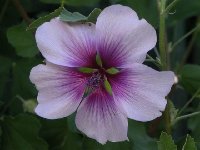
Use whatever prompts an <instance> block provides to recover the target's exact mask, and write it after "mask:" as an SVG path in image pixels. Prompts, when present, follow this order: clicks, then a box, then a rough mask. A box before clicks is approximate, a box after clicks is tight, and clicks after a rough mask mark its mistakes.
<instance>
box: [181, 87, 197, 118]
mask: <svg viewBox="0 0 200 150" xmlns="http://www.w3.org/2000/svg"><path fill="white" fill-rule="evenodd" d="M199 92H200V89H198V90H197V91H196V92H195V94H194V95H193V96H192V97H191V98H190V100H189V101H188V102H187V103H186V104H185V105H184V106H183V108H182V109H181V110H180V111H179V113H178V115H180V114H181V113H182V112H183V111H184V110H185V108H187V107H188V106H189V104H190V103H191V102H192V101H193V100H194V98H195V97H197V95H198V94H199Z"/></svg>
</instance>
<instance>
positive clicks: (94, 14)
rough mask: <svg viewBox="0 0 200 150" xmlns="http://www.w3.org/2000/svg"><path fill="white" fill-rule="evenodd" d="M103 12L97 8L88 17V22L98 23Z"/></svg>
mask: <svg viewBox="0 0 200 150" xmlns="http://www.w3.org/2000/svg"><path fill="white" fill-rule="evenodd" d="M100 13H101V9H99V8H95V9H94V10H93V11H92V12H91V13H90V14H89V16H88V17H87V20H88V22H92V23H96V22H97V17H98V16H99V14H100Z"/></svg>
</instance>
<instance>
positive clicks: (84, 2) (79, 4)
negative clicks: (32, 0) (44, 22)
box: [40, 0, 99, 7]
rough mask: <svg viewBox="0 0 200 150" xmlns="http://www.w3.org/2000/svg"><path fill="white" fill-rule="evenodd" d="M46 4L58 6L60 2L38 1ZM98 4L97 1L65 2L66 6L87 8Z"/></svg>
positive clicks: (77, 0)
mask: <svg viewBox="0 0 200 150" xmlns="http://www.w3.org/2000/svg"><path fill="white" fill-rule="evenodd" d="M40 1H41V2H43V3H47V4H60V0H40ZM98 2H99V0H65V2H64V3H65V4H66V5H67V6H89V7H94V6H96V4H97V3H98Z"/></svg>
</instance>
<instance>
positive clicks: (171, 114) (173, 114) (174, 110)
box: [168, 100, 178, 123]
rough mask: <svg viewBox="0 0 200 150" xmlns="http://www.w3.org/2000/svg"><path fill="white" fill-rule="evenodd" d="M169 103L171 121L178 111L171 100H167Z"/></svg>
mask: <svg viewBox="0 0 200 150" xmlns="http://www.w3.org/2000/svg"><path fill="white" fill-rule="evenodd" d="M168 103H169V113H170V120H171V123H173V122H174V121H175V119H176V116H177V113H178V109H176V108H175V106H174V104H173V103H172V101H170V100H168Z"/></svg>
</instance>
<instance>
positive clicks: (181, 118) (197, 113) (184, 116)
mask: <svg viewBox="0 0 200 150" xmlns="http://www.w3.org/2000/svg"><path fill="white" fill-rule="evenodd" d="M199 114H200V111H197V112H194V113H191V114H187V115H183V116H180V117H177V118H176V119H175V121H174V122H173V125H174V124H176V123H177V122H178V121H180V120H183V119H187V118H190V117H193V116H196V115H199Z"/></svg>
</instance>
